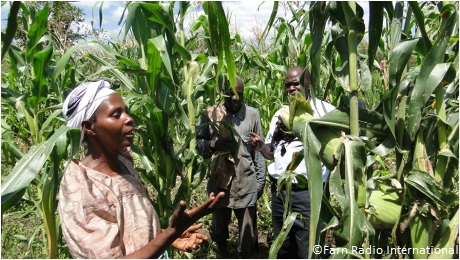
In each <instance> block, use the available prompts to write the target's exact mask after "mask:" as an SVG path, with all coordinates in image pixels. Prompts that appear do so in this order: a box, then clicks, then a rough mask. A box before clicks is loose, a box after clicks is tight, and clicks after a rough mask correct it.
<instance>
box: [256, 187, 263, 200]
mask: <svg viewBox="0 0 460 260" xmlns="http://www.w3.org/2000/svg"><path fill="white" fill-rule="evenodd" d="M263 194H264V188H263V187H262V188H259V189H257V199H260V197H262V195H263Z"/></svg>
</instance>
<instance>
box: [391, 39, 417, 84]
mask: <svg viewBox="0 0 460 260" xmlns="http://www.w3.org/2000/svg"><path fill="white" fill-rule="evenodd" d="M418 41H419V39H410V40H406V41H400V42H398V43H396V44H395V46H394V47H393V49H392V50H391V53H390V60H389V62H388V78H389V79H390V86H392V87H395V86H397V85H398V84H399V82H400V80H401V75H402V74H403V72H404V70H405V69H406V66H407V62H408V61H409V58H410V57H411V55H412V54H413V52H414V49H415V47H416V45H417V42H418Z"/></svg>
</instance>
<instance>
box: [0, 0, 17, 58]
mask: <svg viewBox="0 0 460 260" xmlns="http://www.w3.org/2000/svg"><path fill="white" fill-rule="evenodd" d="M20 6H21V2H20V1H14V2H13V3H12V5H11V9H10V12H9V13H8V23H7V25H6V30H5V33H3V32H2V42H3V46H2V58H1V60H2V61H3V58H4V57H5V54H6V52H7V51H8V49H9V48H10V46H11V43H12V42H13V39H14V35H15V34H16V30H17V29H18V19H17V17H18V13H19V7H20Z"/></svg>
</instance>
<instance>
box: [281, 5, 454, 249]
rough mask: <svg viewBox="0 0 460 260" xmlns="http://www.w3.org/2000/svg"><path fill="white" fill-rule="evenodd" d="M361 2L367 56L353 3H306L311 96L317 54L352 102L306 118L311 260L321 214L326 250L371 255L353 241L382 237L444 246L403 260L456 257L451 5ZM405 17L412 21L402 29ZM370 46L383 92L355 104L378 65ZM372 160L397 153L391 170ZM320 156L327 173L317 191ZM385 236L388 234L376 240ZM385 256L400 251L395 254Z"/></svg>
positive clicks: (374, 242)
mask: <svg viewBox="0 0 460 260" xmlns="http://www.w3.org/2000/svg"><path fill="white" fill-rule="evenodd" d="M368 4H369V10H370V17H371V22H370V24H369V28H368V29H367V30H368V31H369V49H368V53H359V52H358V49H357V43H359V42H360V41H362V40H363V37H364V35H365V31H366V27H365V24H364V23H363V20H362V14H363V12H362V8H361V7H360V6H359V5H357V4H356V3H354V2H313V3H311V5H310V9H309V11H308V12H307V13H309V17H308V18H309V21H310V28H311V33H312V35H311V38H312V39H315V40H316V41H315V40H314V41H313V42H314V44H313V46H312V47H311V49H310V57H311V59H310V61H311V70H312V75H313V77H312V86H313V89H312V95H315V94H316V93H319V90H320V89H318V88H319V86H320V80H321V79H322V78H324V76H320V75H319V73H320V71H321V72H324V68H322V66H321V62H320V60H321V57H322V56H324V57H326V62H327V63H328V66H327V69H328V73H329V75H330V77H331V78H332V82H333V83H335V84H336V85H338V86H339V87H342V88H343V91H344V92H345V93H347V94H348V96H349V97H350V104H349V107H341V108H337V109H336V110H334V111H332V112H330V113H328V114H326V115H325V116H324V117H322V118H321V119H313V120H309V121H308V122H307V123H306V124H305V127H304V128H303V132H302V136H303V138H304V144H305V147H306V148H305V150H304V154H305V160H306V162H307V168H308V171H307V172H308V186H309V190H310V195H311V212H312V213H311V220H310V255H311V256H312V257H315V255H313V252H314V251H313V250H312V249H313V246H314V245H319V244H321V242H320V236H319V230H318V224H319V222H320V213H321V214H322V216H321V217H322V218H321V219H322V221H325V222H326V223H327V225H326V228H325V229H324V230H332V231H333V233H334V237H335V245H336V247H337V250H336V252H340V253H337V254H333V255H332V256H331V257H339V258H348V257H356V256H359V257H365V258H374V257H377V253H375V252H374V251H369V250H362V252H358V253H356V250H355V251H353V248H364V249H366V248H375V247H376V246H381V245H382V244H389V246H390V247H393V248H403V247H406V248H407V247H410V248H415V249H426V248H430V247H435V246H437V245H438V246H442V248H444V249H446V250H444V251H442V252H443V253H442V254H444V255H442V254H439V253H434V252H435V250H431V251H429V250H425V251H424V250H412V251H410V252H409V253H408V254H409V257H412V258H427V257H440V256H441V255H442V256H443V257H449V258H450V257H452V256H453V255H454V254H457V255H458V252H455V250H454V249H455V242H456V241H458V240H457V239H458V230H452V229H450V228H449V227H447V224H448V223H451V225H450V226H454V227H455V226H456V225H458V219H456V218H458V213H457V212H458V195H457V194H458V185H456V184H454V183H455V180H457V179H458V100H456V99H458V73H456V71H458V63H457V62H456V61H458V32H456V31H455V30H454V29H455V28H458V6H456V5H455V4H450V3H445V2H443V3H438V4H437V5H431V4H430V3H422V6H420V5H419V4H418V3H416V2H410V3H408V4H404V3H402V2H397V3H396V4H395V5H394V6H393V4H392V3H390V2H369V3H368ZM424 12H425V13H424ZM404 14H405V15H406V16H404ZM424 15H427V16H429V17H435V19H433V18H432V19H433V20H434V21H436V22H437V24H438V25H437V26H433V24H432V23H427V21H426V20H424ZM384 18H385V19H384ZM326 21H330V22H331V23H332V24H333V26H332V27H331V33H330V42H327V43H326V49H325V50H324V52H323V51H322V50H321V48H319V45H318V46H316V45H315V43H316V44H319V43H323V44H324V42H323V40H324V39H323V37H324V34H323V32H324V30H325V25H326ZM430 22H433V21H430ZM385 23H387V25H386V26H385ZM411 24H416V25H417V27H416V28H410V27H408V26H410V25H411ZM403 25H404V26H406V27H403ZM383 28H386V29H385V30H384V29H383ZM428 31H429V32H430V34H428V33H427V32H428ZM382 36H386V37H384V40H382ZM326 40H329V38H328V39H326ZM382 43H384V44H382ZM377 50H380V51H381V52H382V53H386V54H387V56H386V57H384V58H385V60H384V62H382V64H383V66H384V67H383V68H382V71H383V73H382V78H385V79H388V81H387V82H388V85H387V86H385V87H386V88H387V91H386V92H385V93H384V98H383V100H382V101H381V103H379V104H378V105H377V106H375V107H374V108H371V109H361V108H359V107H358V94H359V91H363V90H365V89H366V88H368V87H370V86H371V84H370V83H371V82H369V79H370V78H371V77H370V76H369V75H370V71H371V68H373V69H380V68H379V67H378V66H374V64H379V62H376V61H375V60H373V57H376V52H377ZM411 56H416V57H417V62H416V63H415V64H409V63H408V61H409V58H410V57H411ZM366 58H367V59H366ZM331 131H332V132H334V131H335V134H334V133H332V134H331ZM338 131H340V132H341V133H338ZM377 157H385V158H389V159H394V160H393V161H392V162H393V163H392V165H391V171H387V172H386V174H382V173H383V171H376V169H378V168H379V167H382V166H383V167H386V165H379V163H378V161H377V159H376V158H377ZM330 158H334V160H331V159H330ZM322 163H323V164H325V165H328V167H329V168H330V170H331V175H330V179H329V182H328V183H327V184H326V186H325V188H324V190H323V188H322V187H323V185H321V183H322V178H321V175H320V174H319V173H320V172H321V170H320V169H321V168H320V167H321V164H322ZM331 163H332V164H331ZM323 207H324V208H323ZM456 216H457V217H456ZM286 220H287V221H289V219H286ZM285 225H286V224H285ZM436 234H438V235H436ZM444 236H449V239H446V238H445V237H444ZM387 237H390V239H389V241H388V240H386V241H382V240H385V238H387ZM343 249H345V250H343ZM438 252H440V251H439V250H438ZM432 253H433V255H432V256H431V254H432ZM357 254H358V255H357ZM383 254H384V256H385V257H405V255H404V253H401V252H400V251H389V252H387V251H385V253H383ZM381 256H382V253H380V257H381ZM316 257H319V256H318V255H317V256H316Z"/></svg>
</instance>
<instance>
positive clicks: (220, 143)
mask: <svg viewBox="0 0 460 260" xmlns="http://www.w3.org/2000/svg"><path fill="white" fill-rule="evenodd" d="M231 144H232V143H231V142H230V140H221V139H218V140H212V141H210V142H209V148H210V149H211V151H213V152H214V151H224V152H226V151H230V145H231Z"/></svg>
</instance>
